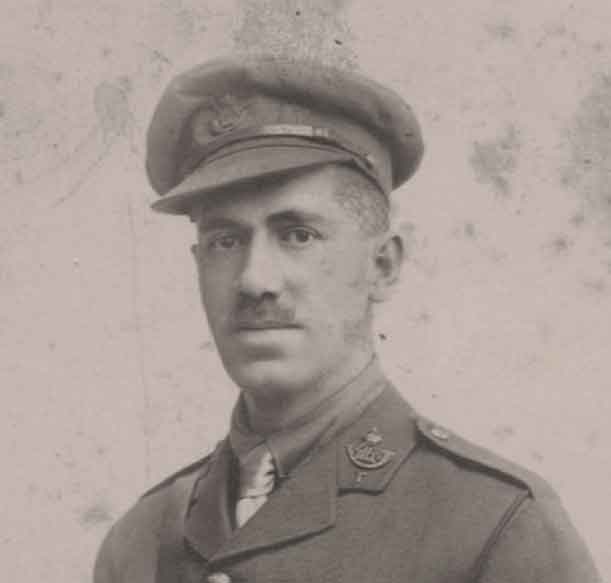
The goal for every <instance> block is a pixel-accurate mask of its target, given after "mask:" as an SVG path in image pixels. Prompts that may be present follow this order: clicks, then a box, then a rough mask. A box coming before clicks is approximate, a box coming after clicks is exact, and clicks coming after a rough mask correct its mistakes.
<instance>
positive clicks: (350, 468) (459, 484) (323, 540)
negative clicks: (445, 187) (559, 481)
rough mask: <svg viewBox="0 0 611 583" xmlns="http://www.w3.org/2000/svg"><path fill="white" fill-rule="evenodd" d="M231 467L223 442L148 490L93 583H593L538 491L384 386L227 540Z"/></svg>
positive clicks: (106, 548) (548, 496)
mask: <svg viewBox="0 0 611 583" xmlns="http://www.w3.org/2000/svg"><path fill="white" fill-rule="evenodd" d="M372 431H374V432H375V434H377V435H378V436H379V437H381V438H382V441H379V439H376V440H372V441H370V442H368V441H367V438H366V436H367V435H368V434H371V432H372ZM351 458H352V459H351ZM382 462H383V463H382ZM366 466H370V467H369V468H368V467H366ZM231 467H232V452H231V449H230V447H229V444H228V442H227V440H226V441H224V442H222V443H221V444H220V445H219V446H218V447H217V449H216V451H215V452H214V453H213V454H212V455H211V456H209V457H207V458H205V459H204V460H202V461H201V462H198V463H196V464H194V465H193V466H190V467H189V468H187V469H185V470H183V471H181V472H179V473H178V474H176V475H174V476H172V477H171V478H169V479H168V480H166V481H164V482H163V483H162V484H160V485H159V486H157V487H156V488H154V489H153V490H152V491H150V492H149V493H148V494H146V495H144V496H143V497H142V498H141V499H140V500H139V502H138V503H137V504H136V505H135V506H134V507H133V508H132V509H131V510H130V511H129V512H128V513H127V514H126V515H125V516H124V517H123V518H121V519H120V520H119V521H118V522H117V523H116V524H115V525H114V526H113V527H112V529H111V530H110V532H109V533H108V535H107V537H106V539H105V541H104V543H103V544H102V547H101V549H100V552H99V554H98V558H97V561H96V566H95V583H202V582H206V581H208V582H209V583H231V582H234V583H238V582H239V583H246V582H260V583H281V582H282V583H291V582H303V583H305V582H312V583H325V582H328V583H359V582H363V583H365V582H367V583H371V582H380V583H382V582H384V583H386V582H388V583H390V582H396V583H398V582H402V583H467V582H469V583H476V582H477V583H506V582H507V583H509V582H511V583H569V582H570V583H591V582H596V581H600V579H599V577H598V576H597V574H596V571H595V568H594V566H593V564H592V560H591V558H590V556H589V555H588V552H587V550H586V549H585V547H584V545H583V543H582V541H581V540H580V538H579V536H578V535H577V533H576V532H575V530H574V529H573V527H572V525H571V523H570V521H569V519H568V518H567V516H566V514H565V512H564V510H563V509H562V506H561V504H560V502H559V500H558V498H557V497H556V495H555V494H554V493H553V492H552V491H551V489H550V488H549V487H548V486H547V485H546V484H545V483H544V482H542V481H541V480H540V479H539V478H537V477H535V476H533V475H531V474H530V473H528V472H526V471H525V470H522V469H521V468H519V467H516V466H514V465H512V464H509V463H508V462H505V461H503V460H500V459H499V458H497V457H496V456H494V455H492V454H491V453H489V452H487V451H485V450H482V449H480V448H477V447H475V446H473V445H471V444H468V443H467V442H465V441H463V440H461V439H460V438H458V437H456V436H454V435H450V434H449V432H447V431H445V430H443V429H441V428H439V427H436V426H434V425H433V424H431V423H430V422H428V421H427V420H424V419H421V418H419V417H417V416H416V415H415V414H414V413H413V411H412V410H411V409H410V408H409V406H408V405H407V404H406V403H405V401H404V400H403V399H402V397H401V396H400V395H399V393H398V392H397V391H396V390H395V389H394V388H393V387H390V386H389V387H388V388H387V389H386V390H384V392H383V393H382V394H381V395H380V396H379V397H378V398H377V399H376V400H375V401H374V402H373V403H372V404H371V405H370V406H369V407H368V408H367V409H366V410H365V412H364V413H363V414H362V415H361V417H359V419H358V420H357V421H356V422H354V423H353V424H352V425H350V426H349V427H348V428H347V429H345V430H343V431H342V432H341V433H340V434H339V435H337V436H336V437H335V438H334V439H333V440H332V441H330V442H329V443H327V444H326V445H324V446H323V447H322V448H320V449H318V450H316V451H312V452H311V454H310V455H309V457H308V458H307V459H305V460H304V461H303V462H301V463H300V465H299V466H298V467H297V468H296V470H295V471H294V472H293V473H292V474H291V476H290V477H289V478H287V479H285V480H284V481H281V482H280V484H279V485H278V486H277V487H276V489H275V490H274V492H273V493H272V494H271V495H270V497H269V499H268V501H267V502H266V503H265V504H264V505H263V507H262V508H261V509H260V510H259V511H258V512H257V513H256V514H255V515H254V517H252V518H251V520H250V521H248V522H247V523H246V524H245V525H244V526H243V527H242V528H240V529H238V530H234V531H232V530H231V526H230V521H229V516H230V515H231V512H232V508H231V507H230V506H231V504H232V503H231V501H230V495H229V482H230V481H231V480H230V479H229V476H230V472H231Z"/></svg>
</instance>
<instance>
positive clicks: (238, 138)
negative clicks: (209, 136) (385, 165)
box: [179, 124, 389, 193]
mask: <svg viewBox="0 0 611 583" xmlns="http://www.w3.org/2000/svg"><path fill="white" fill-rule="evenodd" d="M261 138H301V139H304V140H308V141H310V142H313V144H312V146H314V144H316V146H317V147H321V146H322V147H323V148H324V149H330V150H339V151H342V152H346V153H348V154H350V156H351V157H352V158H353V160H354V162H355V163H356V164H357V165H358V167H359V168H360V169H361V170H362V171H363V172H365V174H367V176H369V177H370V178H371V179H372V180H373V181H374V182H375V183H376V184H377V185H378V187H379V188H380V189H381V190H382V192H384V193H387V192H388V191H389V186H388V185H385V184H384V180H382V179H381V177H380V175H379V173H378V171H377V167H376V159H375V158H374V156H373V155H372V154H371V153H370V152H365V151H363V150H362V149H359V148H358V147H357V146H355V145H354V144H352V143H350V141H349V140H347V139H345V138H344V137H343V136H341V135H340V134H339V133H338V132H336V131H334V130H332V129H330V128H323V127H313V126H307V125H292V124H275V125H262V126H251V127H247V128H242V129H239V130H233V131H231V132H228V133H227V134H226V135H224V136H221V137H218V138H215V139H214V140H212V141H211V142H207V143H206V144H201V145H199V144H198V145H195V146H194V148H193V150H192V152H191V155H190V156H189V157H188V158H187V159H186V160H185V161H184V163H183V164H182V165H181V167H180V169H179V175H180V176H181V178H182V179H184V178H185V177H187V176H188V175H189V174H191V173H192V172H193V171H194V170H195V169H196V168H197V167H199V166H202V165H205V164H206V163H208V162H212V161H214V160H218V159H220V158H222V157H224V156H227V155H229V154H232V153H235V152H239V151H243V150H248V149H251V148H260V147H262V146H261V144H258V145H252V144H251V145H249V143H248V142H249V141H251V140H259V139H261ZM238 143H239V144H241V145H243V146H244V147H241V148H231V146H235V145H236V144H238ZM304 146H305V145H304Z"/></svg>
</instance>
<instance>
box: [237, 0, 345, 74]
mask: <svg viewBox="0 0 611 583" xmlns="http://www.w3.org/2000/svg"><path fill="white" fill-rule="evenodd" d="M349 2H350V0H301V1H300V0H280V1H279V0H239V5H240V7H241V8H240V13H241V14H242V20H241V24H240V26H239V28H238V30H237V31H236V32H235V33H234V44H235V49H236V51H238V52H240V53H242V54H248V55H251V54H253V53H257V54H268V55H274V56H280V57H288V58H292V57H307V58H315V59H318V60H321V61H322V62H325V63H328V64H331V65H335V66H339V67H344V68H355V67H356V55H355V53H354V52H353V50H352V49H351V48H350V45H351V41H352V35H351V32H350V29H349V27H348V24H347V22H346V21H345V18H344V15H343V14H342V12H343V11H344V9H345V8H346V6H347V5H348V4H349Z"/></svg>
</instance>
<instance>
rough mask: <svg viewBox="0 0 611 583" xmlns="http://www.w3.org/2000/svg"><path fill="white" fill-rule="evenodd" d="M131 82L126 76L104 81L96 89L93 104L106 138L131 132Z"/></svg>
mask: <svg viewBox="0 0 611 583" xmlns="http://www.w3.org/2000/svg"><path fill="white" fill-rule="evenodd" d="M130 90H131V83H130V81H129V79H128V78H126V77H124V78H121V79H119V80H117V81H115V82H109V81H103V82H102V83H100V84H99V85H98V86H97V87H96V88H95V90H94V94H93V105H94V109H95V113H96V116H97V119H98V123H99V125H100V128H101V130H102V132H103V134H104V137H105V139H106V140H109V139H110V140H112V139H113V138H115V137H118V136H125V135H127V134H128V133H130V132H131V129H132V123H133V119H134V118H133V114H132V112H131V110H130V107H129V99H128V94H129V92H130Z"/></svg>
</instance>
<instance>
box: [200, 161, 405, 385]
mask: <svg viewBox="0 0 611 583" xmlns="http://www.w3.org/2000/svg"><path fill="white" fill-rule="evenodd" d="M192 218H193V220H194V221H195V223H196V225H197V232H198V243H197V246H196V247H195V248H194V254H195V258H196V262H197V268H198V272H199V281H200V290H201V296H202V302H203V305H204V308H205V311H206V314H207V316H208V321H209V324H210V328H211V330H212V333H213V335H214V338H215V341H216V344H217V347H218V349H219V353H220V355H221V358H222V359H223V363H224V365H225V368H226V369H227V371H228V373H229V374H230V376H231V377H232V378H233V380H234V381H235V382H236V384H238V385H239V386H241V387H242V388H244V389H245V390H252V391H255V392H257V391H258V392H268V393H270V394H276V393H282V392H285V393H286V392H294V391H300V390H305V389H309V388H311V387H313V386H316V387H318V388H319V389H320V390H323V387H325V386H333V385H334V384H336V383H338V382H339V383H342V382H345V380H347V379H348V378H350V376H351V375H353V374H355V373H356V372H357V371H358V370H359V369H360V368H362V366H363V365H364V364H365V363H366V362H367V361H368V360H369V359H370V358H371V355H372V352H373V339H372V331H371V319H372V309H371V308H372V303H373V302H376V301H381V300H383V299H384V298H385V297H386V295H387V294H388V291H389V289H390V287H391V286H392V285H393V284H394V283H395V282H396V280H397V277H398V273H399V268H400V263H401V259H402V243H401V239H400V238H399V237H398V236H396V235H393V234H392V233H391V232H390V231H389V230H388V202H387V200H386V198H385V197H384V195H383V194H382V193H381V192H380V191H379V190H378V188H377V187H376V186H375V185H373V184H372V183H371V182H370V181H369V179H368V178H366V177H364V176H363V175H361V174H360V172H359V171H357V170H354V169H352V168H350V167H348V166H345V165H336V164H332V165H327V166H323V167H320V168H316V169H312V170H305V171H301V172H299V173H296V174H291V175H289V176H285V177H283V178H280V179H277V178H276V179H266V180H258V181H256V180H255V181H251V182H250V183H246V184H242V185H241V186H238V187H234V188H231V189H230V190H225V191H219V192H217V193H215V194H213V195H212V196H210V197H209V198H207V199H206V200H205V201H204V202H202V203H201V204H199V205H197V206H196V207H195V208H194V210H193V215H192Z"/></svg>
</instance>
